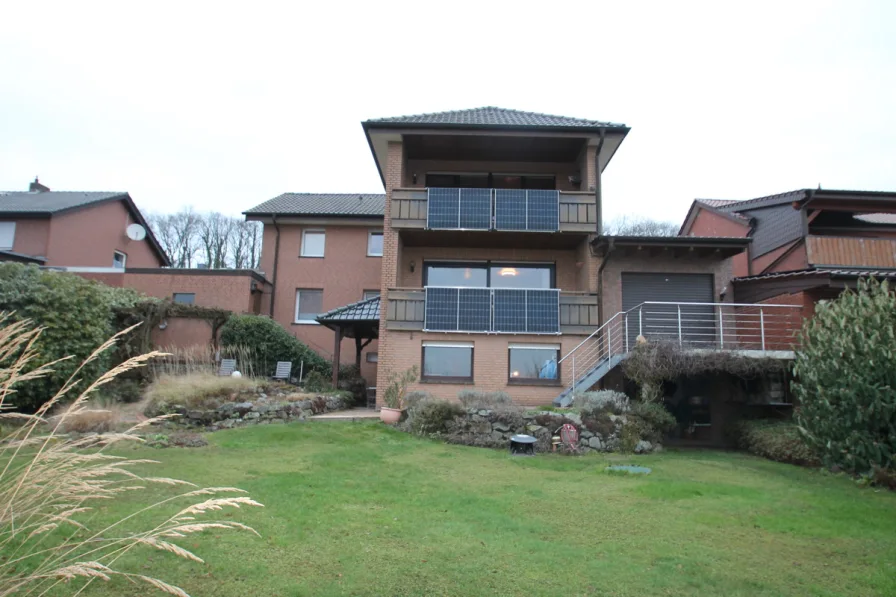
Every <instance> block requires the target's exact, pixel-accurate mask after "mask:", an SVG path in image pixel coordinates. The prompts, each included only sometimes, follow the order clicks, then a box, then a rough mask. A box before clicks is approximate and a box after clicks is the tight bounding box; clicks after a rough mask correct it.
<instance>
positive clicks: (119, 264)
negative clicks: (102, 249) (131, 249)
mask: <svg viewBox="0 0 896 597" xmlns="http://www.w3.org/2000/svg"><path fill="white" fill-rule="evenodd" d="M127 260H128V256H127V255H125V254H124V253H122V252H121V251H115V252H114V253H112V267H115V268H118V269H124V264H125V262H127Z"/></svg>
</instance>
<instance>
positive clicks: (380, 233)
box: [367, 230, 386, 257]
mask: <svg viewBox="0 0 896 597" xmlns="http://www.w3.org/2000/svg"><path fill="white" fill-rule="evenodd" d="M374 235H379V236H381V237H382V238H383V246H382V247H381V248H380V252H379V253H371V252H370V239H371V238H373V237H374ZM385 242H386V236H385V234H384V233H383V231H382V230H370V231H368V232H367V256H368V257H382V256H383V248H385Z"/></svg>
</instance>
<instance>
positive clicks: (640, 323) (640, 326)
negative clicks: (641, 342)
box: [638, 307, 644, 338]
mask: <svg viewBox="0 0 896 597" xmlns="http://www.w3.org/2000/svg"><path fill="white" fill-rule="evenodd" d="M643 311H644V307H638V335H639V336H641V337H642V338H643V337H644V321H643V318H642V317H641V314H642V313H643Z"/></svg>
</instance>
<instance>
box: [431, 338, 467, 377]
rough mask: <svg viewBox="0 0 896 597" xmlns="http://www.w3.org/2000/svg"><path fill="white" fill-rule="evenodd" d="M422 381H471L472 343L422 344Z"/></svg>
mask: <svg viewBox="0 0 896 597" xmlns="http://www.w3.org/2000/svg"><path fill="white" fill-rule="evenodd" d="M421 380H422V381H430V382H433V381H435V382H439V381H442V382H460V383H465V382H471V381H473V343H472V342H455V343H449V342H424V343H423V375H422V376H421Z"/></svg>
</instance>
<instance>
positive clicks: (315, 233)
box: [302, 230, 327, 257]
mask: <svg viewBox="0 0 896 597" xmlns="http://www.w3.org/2000/svg"><path fill="white" fill-rule="evenodd" d="M326 238H327V236H326V234H325V233H324V231H323V230H305V231H303V232H302V257H323V256H324V245H325V244H326Z"/></svg>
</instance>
